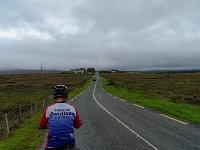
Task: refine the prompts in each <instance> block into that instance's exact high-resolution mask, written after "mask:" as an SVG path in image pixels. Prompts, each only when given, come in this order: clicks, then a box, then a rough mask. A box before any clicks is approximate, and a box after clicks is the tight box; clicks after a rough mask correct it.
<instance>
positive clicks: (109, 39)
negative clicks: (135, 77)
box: [0, 0, 200, 70]
mask: <svg viewBox="0 0 200 150" xmlns="http://www.w3.org/2000/svg"><path fill="white" fill-rule="evenodd" d="M41 62H42V64H43V67H44V68H45V69H59V68H60V69H72V68H76V67H95V68H96V69H108V68H118V69H124V70H135V69H136V70H143V69H149V68H150V69H152V68H154V69H155V68H168V67H169V65H170V66H171V68H172V69H173V68H200V1H199V0H0V69H16V68H17V69H39V68H40V64H41Z"/></svg>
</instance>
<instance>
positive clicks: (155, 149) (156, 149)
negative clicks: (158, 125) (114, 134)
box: [93, 82, 158, 150]
mask: <svg viewBox="0 0 200 150" xmlns="http://www.w3.org/2000/svg"><path fill="white" fill-rule="evenodd" d="M96 86H97V82H96V84H95V87H94V91H93V97H94V100H95V102H96V103H97V104H98V105H99V106H100V107H101V108H102V109H103V110H104V111H105V112H107V113H108V114H109V115H110V116H112V117H113V118H115V119H116V120H117V121H118V122H119V123H121V124H122V125H123V126H124V127H125V128H127V129H128V130H130V131H131V132H132V133H133V134H135V135H136V136H137V137H138V138H140V139H141V140H143V141H144V142H145V143H147V144H148V145H149V146H150V147H152V148H153V149H154V150H158V148H156V147H155V146H154V145H152V144H151V143H150V142H148V141H147V140H146V139H145V138H143V137H142V136H140V135H139V134H138V133H137V132H135V131H134V130H133V129H131V128H130V127H129V126H127V125H126V124H125V123H123V122H122V121H121V120H120V119H119V118H117V117H116V116H115V115H113V114H112V113H111V112H110V111H108V110H107V109H106V108H105V107H104V106H102V105H101V104H100V103H99V102H98V101H97V99H96V97H95V94H94V93H95V91H96Z"/></svg>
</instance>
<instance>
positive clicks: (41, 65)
mask: <svg viewBox="0 0 200 150" xmlns="http://www.w3.org/2000/svg"><path fill="white" fill-rule="evenodd" d="M40 66H41V75H42V81H43V78H44V77H43V66H42V62H41V64H40Z"/></svg>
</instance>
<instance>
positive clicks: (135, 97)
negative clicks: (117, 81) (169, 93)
mask: <svg viewBox="0 0 200 150" xmlns="http://www.w3.org/2000/svg"><path fill="white" fill-rule="evenodd" d="M101 79H102V85H103V88H104V89H105V90H106V91H107V92H109V93H111V94H113V95H116V96H118V97H120V98H123V99H125V100H127V101H129V102H132V103H136V104H139V105H142V106H145V107H149V108H153V109H155V110H158V111H161V112H164V113H167V114H170V115H173V116H176V117H179V118H182V119H185V120H188V121H191V122H193V123H196V124H200V115H199V114H200V107H199V106H194V105H190V104H182V103H172V102H169V101H166V100H162V99H160V98H157V97H154V96H151V95H149V94H145V93H140V92H130V91H128V90H126V89H124V88H121V87H115V86H110V85H109V82H108V80H106V79H105V78H103V77H102V78H101Z"/></svg>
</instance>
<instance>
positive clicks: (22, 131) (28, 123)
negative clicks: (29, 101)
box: [0, 80, 91, 150]
mask: <svg viewBox="0 0 200 150" xmlns="http://www.w3.org/2000/svg"><path fill="white" fill-rule="evenodd" d="M90 83H91V80H88V81H87V82H86V83H85V84H84V85H83V86H81V87H80V88H75V89H74V90H73V91H71V92H70V94H69V99H70V98H73V97H74V96H76V95H77V94H79V93H80V92H82V91H84V90H85V89H87V87H88V86H89V84H90ZM41 115H42V112H40V113H37V114H35V115H34V116H32V117H31V118H29V119H26V120H25V121H24V122H23V123H22V124H21V125H20V127H19V128H18V129H16V130H15V131H13V132H12V133H11V134H10V135H9V137H7V138H5V139H3V140H2V141H0V150H36V149H39V147H40V146H41V144H42V142H43V140H44V136H45V133H46V131H45V130H40V129H38V128H37V125H38V121H39V120H40V117H41Z"/></svg>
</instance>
